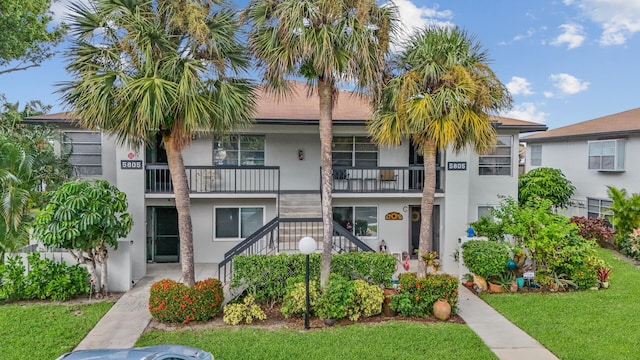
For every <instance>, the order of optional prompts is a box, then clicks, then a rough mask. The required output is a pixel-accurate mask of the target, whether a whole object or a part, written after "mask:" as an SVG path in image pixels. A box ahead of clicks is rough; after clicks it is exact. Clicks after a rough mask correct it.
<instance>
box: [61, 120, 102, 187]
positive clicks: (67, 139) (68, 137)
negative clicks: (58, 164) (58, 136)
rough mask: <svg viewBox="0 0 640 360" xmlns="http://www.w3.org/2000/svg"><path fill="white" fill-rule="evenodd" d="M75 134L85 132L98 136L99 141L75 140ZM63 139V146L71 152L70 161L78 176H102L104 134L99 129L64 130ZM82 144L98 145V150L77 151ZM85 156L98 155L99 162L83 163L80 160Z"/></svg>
mask: <svg viewBox="0 0 640 360" xmlns="http://www.w3.org/2000/svg"><path fill="white" fill-rule="evenodd" d="M73 134H83V135H92V136H97V141H83V142H80V141H74V140H73ZM63 135H64V136H63V139H62V147H63V148H64V149H65V150H66V151H70V152H71V157H70V158H69V162H70V163H71V165H73V168H74V170H75V172H76V175H78V176H100V175H102V134H101V133H100V132H98V131H83V130H64V131H63ZM82 146H98V147H99V150H98V151H97V152H77V150H78V147H82ZM83 157H85V158H86V157H98V158H99V159H100V160H99V162H97V163H83V162H78V160H79V159H82V158H83ZM87 169H96V170H95V171H91V172H87V171H85V170H87Z"/></svg>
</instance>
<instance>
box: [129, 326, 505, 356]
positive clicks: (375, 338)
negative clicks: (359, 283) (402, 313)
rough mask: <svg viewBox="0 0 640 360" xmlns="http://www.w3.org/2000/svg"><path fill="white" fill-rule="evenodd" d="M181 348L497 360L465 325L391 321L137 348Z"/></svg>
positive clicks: (191, 335)
mask: <svg viewBox="0 0 640 360" xmlns="http://www.w3.org/2000/svg"><path fill="white" fill-rule="evenodd" d="M169 343H176V344H183V345H190V346H195V347H199V348H202V349H205V350H208V351H210V352H211V353H212V354H213V355H214V357H215V358H216V360H226V359H254V360H258V359H265V360H266V359H268V360H274V359H307V360H313V359H376V360H377V359H403V360H410V359H421V360H422V359H496V357H495V355H494V354H493V352H491V350H489V348H488V347H487V346H486V345H485V344H484V343H483V342H482V340H481V339H480V338H479V337H477V336H476V334H475V333H474V332H473V331H471V329H469V327H467V326H466V325H462V324H454V323H418V322H400V321H390V322H386V323H379V324H355V325H349V326H336V327H333V328H323V329H319V330H313V329H312V330H310V331H304V330H302V329H301V330H292V329H278V330H267V329H259V328H252V327H243V326H240V327H228V328H222V329H207V330H176V331H167V332H165V331H158V330H155V331H151V332H148V333H145V334H143V335H142V336H141V337H140V339H138V342H137V343H136V346H148V345H157V344H169Z"/></svg>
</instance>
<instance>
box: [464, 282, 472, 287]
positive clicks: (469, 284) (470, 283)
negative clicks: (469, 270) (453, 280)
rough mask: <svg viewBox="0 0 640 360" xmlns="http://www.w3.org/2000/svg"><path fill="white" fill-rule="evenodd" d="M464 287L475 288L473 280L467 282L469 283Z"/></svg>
mask: <svg viewBox="0 0 640 360" xmlns="http://www.w3.org/2000/svg"><path fill="white" fill-rule="evenodd" d="M464 286H466V287H468V288H471V287H473V280H467V281H466V282H465V283H464Z"/></svg>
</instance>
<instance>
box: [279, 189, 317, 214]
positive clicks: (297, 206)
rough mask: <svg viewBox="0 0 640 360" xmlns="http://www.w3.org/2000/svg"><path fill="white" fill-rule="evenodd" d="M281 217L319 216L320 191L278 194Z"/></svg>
mask: <svg viewBox="0 0 640 360" xmlns="http://www.w3.org/2000/svg"><path fill="white" fill-rule="evenodd" d="M280 217H281V218H321V217H322V205H321V203H320V193H283V194H280Z"/></svg>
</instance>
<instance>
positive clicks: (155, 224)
mask: <svg viewBox="0 0 640 360" xmlns="http://www.w3.org/2000/svg"><path fill="white" fill-rule="evenodd" d="M179 249H180V239H179V237H178V211H177V210H176V208H174V207H155V206H150V207H148V208H147V261H149V262H157V263H169V262H178V261H179V260H180V256H179Z"/></svg>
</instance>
